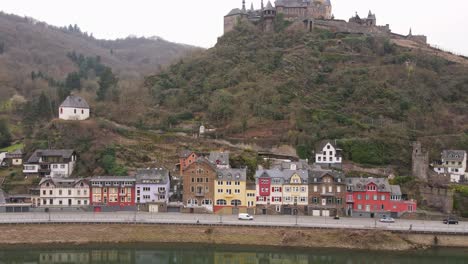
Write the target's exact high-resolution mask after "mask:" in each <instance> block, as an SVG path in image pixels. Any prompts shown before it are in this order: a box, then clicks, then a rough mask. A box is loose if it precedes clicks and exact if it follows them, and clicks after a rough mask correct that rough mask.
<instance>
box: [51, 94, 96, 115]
mask: <svg viewBox="0 0 468 264" xmlns="http://www.w3.org/2000/svg"><path fill="white" fill-rule="evenodd" d="M89 116H90V108H89V104H88V103H87V102H86V100H85V99H83V98H81V97H80V96H76V95H70V96H68V97H67V98H66V99H65V101H63V103H62V104H61V105H60V107H59V118H60V119H62V120H86V119H88V118H89Z"/></svg>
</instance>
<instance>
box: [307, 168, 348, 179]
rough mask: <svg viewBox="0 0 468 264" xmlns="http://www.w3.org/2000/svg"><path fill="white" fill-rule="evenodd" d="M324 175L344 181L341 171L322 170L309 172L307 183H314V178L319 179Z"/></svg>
mask: <svg viewBox="0 0 468 264" xmlns="http://www.w3.org/2000/svg"><path fill="white" fill-rule="evenodd" d="M325 175H330V176H332V177H333V178H335V180H336V179H344V178H345V175H344V173H343V172H341V171H335V170H322V169H313V170H310V171H309V182H313V181H315V180H314V178H316V179H321V178H323V177H324V176H325Z"/></svg>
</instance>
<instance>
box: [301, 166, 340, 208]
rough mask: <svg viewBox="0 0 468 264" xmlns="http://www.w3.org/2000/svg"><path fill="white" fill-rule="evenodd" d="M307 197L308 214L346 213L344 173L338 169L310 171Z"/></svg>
mask: <svg viewBox="0 0 468 264" xmlns="http://www.w3.org/2000/svg"><path fill="white" fill-rule="evenodd" d="M308 198H309V199H308V200H309V206H308V215H312V216H336V215H338V216H343V215H346V212H345V207H346V183H345V177H344V174H343V173H341V172H338V171H326V170H313V171H310V172H309V197H308Z"/></svg>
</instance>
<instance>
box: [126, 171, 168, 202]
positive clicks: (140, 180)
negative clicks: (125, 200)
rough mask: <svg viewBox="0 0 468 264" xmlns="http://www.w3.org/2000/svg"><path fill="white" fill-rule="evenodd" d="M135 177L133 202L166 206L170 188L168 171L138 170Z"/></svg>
mask: <svg viewBox="0 0 468 264" xmlns="http://www.w3.org/2000/svg"><path fill="white" fill-rule="evenodd" d="M135 177H136V185H135V188H136V195H135V202H136V203H137V204H149V203H161V204H167V202H168V201H169V190H170V187H171V185H170V175H169V171H168V170H166V169H162V168H153V169H140V170H138V171H137V174H136V176H135Z"/></svg>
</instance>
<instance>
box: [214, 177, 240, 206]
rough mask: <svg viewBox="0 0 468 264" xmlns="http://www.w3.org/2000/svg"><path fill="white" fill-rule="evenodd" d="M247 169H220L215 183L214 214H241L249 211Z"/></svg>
mask: <svg viewBox="0 0 468 264" xmlns="http://www.w3.org/2000/svg"><path fill="white" fill-rule="evenodd" d="M246 180H247V169H218V170H217V178H216V180H215V181H214V185H215V187H214V190H215V192H214V201H215V204H214V212H215V213H221V214H239V213H245V212H246V211H247V193H246Z"/></svg>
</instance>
